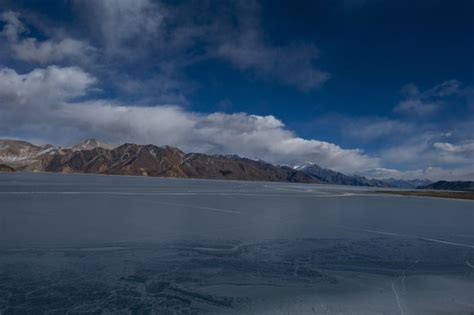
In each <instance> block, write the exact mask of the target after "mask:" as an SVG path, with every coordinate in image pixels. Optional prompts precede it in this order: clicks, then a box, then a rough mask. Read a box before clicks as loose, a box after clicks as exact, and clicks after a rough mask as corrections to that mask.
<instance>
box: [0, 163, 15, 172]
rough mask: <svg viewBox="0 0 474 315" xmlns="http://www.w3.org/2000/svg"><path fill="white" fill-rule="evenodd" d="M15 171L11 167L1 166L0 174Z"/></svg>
mask: <svg viewBox="0 0 474 315" xmlns="http://www.w3.org/2000/svg"><path fill="white" fill-rule="evenodd" d="M14 171H15V169H14V168H13V167H11V166H8V165H5V164H0V172H14Z"/></svg>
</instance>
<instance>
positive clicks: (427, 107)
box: [393, 99, 441, 116]
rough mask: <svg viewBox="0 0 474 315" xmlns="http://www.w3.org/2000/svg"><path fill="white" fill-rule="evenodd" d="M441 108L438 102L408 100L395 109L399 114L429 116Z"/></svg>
mask: <svg viewBox="0 0 474 315" xmlns="http://www.w3.org/2000/svg"><path fill="white" fill-rule="evenodd" d="M440 107H441V104H440V103H437V102H425V101H422V100H420V99H408V100H405V101H402V102H400V103H399V104H398V105H397V106H395V108H394V109H393V110H394V111H395V112H397V113H414V114H417V115H421V116H422V115H428V114H431V113H434V112H436V111H437V110H438V109H439V108H440Z"/></svg>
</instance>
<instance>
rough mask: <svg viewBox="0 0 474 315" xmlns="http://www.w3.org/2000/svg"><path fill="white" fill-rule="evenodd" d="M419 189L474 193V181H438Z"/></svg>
mask: <svg viewBox="0 0 474 315" xmlns="http://www.w3.org/2000/svg"><path fill="white" fill-rule="evenodd" d="M417 188H418V189H434V190H456V191H472V192H474V181H452V182H448V181H445V180H441V181H438V182H436V183H432V184H429V185H424V186H419V187H417Z"/></svg>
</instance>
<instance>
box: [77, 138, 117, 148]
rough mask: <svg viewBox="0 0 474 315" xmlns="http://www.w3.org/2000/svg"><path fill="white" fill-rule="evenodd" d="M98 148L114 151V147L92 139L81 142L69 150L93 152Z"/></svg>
mask: <svg viewBox="0 0 474 315" xmlns="http://www.w3.org/2000/svg"><path fill="white" fill-rule="evenodd" d="M96 148H104V149H109V150H110V149H113V146H111V145H110V144H107V143H103V142H100V141H98V140H96V139H92V138H91V139H84V140H82V141H81V142H79V143H77V144H74V145H72V146H70V147H68V149H71V150H73V151H81V150H93V149H96Z"/></svg>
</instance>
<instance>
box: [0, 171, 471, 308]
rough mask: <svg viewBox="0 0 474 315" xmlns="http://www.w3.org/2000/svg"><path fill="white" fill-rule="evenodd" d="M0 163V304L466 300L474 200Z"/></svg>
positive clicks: (324, 304) (450, 303) (302, 304)
mask: <svg viewBox="0 0 474 315" xmlns="http://www.w3.org/2000/svg"><path fill="white" fill-rule="evenodd" d="M371 190H373V189H368V188H365V189H363V188H354V187H344V186H323V185H308V184H287V183H263V182H235V181H207V180H179V179H161V178H147V177H120V176H94V175H63V174H39V173H37V174H35V173H11V174H6V173H5V174H0V313H1V314H2V315H3V314H10V313H11V314H24V313H28V312H29V313H32V314H37V313H42V312H46V311H48V312H51V313H57V314H62V313H64V312H65V311H66V310H69V311H71V313H81V314H82V313H114V314H117V313H122V314H128V313H137V314H153V313H163V312H169V313H171V314H172V313H204V312H210V313H258V314H262V313H268V314H279V313H281V314H287V313H290V314H293V313H298V314H305V313H308V314H313V313H316V314H333V313H352V314H359V313H360V314H380V313H384V314H453V313H459V314H470V313H471V312H474V226H473V225H474V202H473V201H467V200H453V199H451V200H448V199H436V198H426V197H406V196H403V197H402V196H394V195H380V194H377V195H375V194H371V193H370V191H371Z"/></svg>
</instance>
